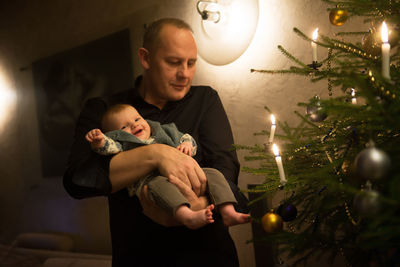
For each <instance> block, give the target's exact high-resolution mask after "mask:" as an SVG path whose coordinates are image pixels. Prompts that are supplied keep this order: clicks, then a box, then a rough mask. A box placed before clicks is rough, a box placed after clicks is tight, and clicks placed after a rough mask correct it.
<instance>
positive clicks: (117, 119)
mask: <svg viewBox="0 0 400 267" xmlns="http://www.w3.org/2000/svg"><path fill="white" fill-rule="evenodd" d="M112 124H113V125H114V127H113V128H114V129H115V130H123V131H125V132H127V133H130V134H133V135H134V136H136V137H137V138H139V139H140V140H146V139H149V138H150V134H151V129H150V126H149V124H148V123H147V121H146V120H145V119H143V117H142V116H140V114H139V113H138V112H137V110H136V109H135V108H133V107H127V108H126V109H124V110H122V111H121V112H119V113H118V114H115V115H114V116H113V119H112Z"/></svg>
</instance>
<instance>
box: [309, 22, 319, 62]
mask: <svg viewBox="0 0 400 267" xmlns="http://www.w3.org/2000/svg"><path fill="white" fill-rule="evenodd" d="M317 38H318V28H316V29H315V31H314V32H313V34H312V39H313V41H312V42H311V47H312V60H313V62H317V44H316V43H315V41H316V40H317Z"/></svg>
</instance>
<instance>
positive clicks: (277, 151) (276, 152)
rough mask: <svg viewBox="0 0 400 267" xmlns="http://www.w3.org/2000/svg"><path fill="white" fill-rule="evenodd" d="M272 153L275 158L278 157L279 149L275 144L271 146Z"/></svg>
mask: <svg viewBox="0 0 400 267" xmlns="http://www.w3.org/2000/svg"><path fill="white" fill-rule="evenodd" d="M272 151H273V152H274V154H275V156H276V157H279V148H278V146H277V145H276V144H273V145H272Z"/></svg>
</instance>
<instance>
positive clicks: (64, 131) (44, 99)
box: [32, 29, 134, 177]
mask: <svg viewBox="0 0 400 267" xmlns="http://www.w3.org/2000/svg"><path fill="white" fill-rule="evenodd" d="M32 70H33V78H34V87H35V96H36V103H37V116H38V123H39V127H38V128H39V144H40V156H41V162H42V173H43V176H44V177H59V176H62V175H63V173H64V170H65V168H66V164H67V160H68V155H69V150H70V147H71V144H72V140H73V134H74V130H75V123H76V121H77V119H78V116H79V113H80V111H81V110H82V108H83V106H84V104H85V102H86V101H87V100H88V99H89V98H92V97H97V96H106V95H109V94H113V93H116V92H118V91H122V90H126V89H129V88H131V87H132V86H133V83H134V77H133V67H132V55H131V45H130V32H129V30H128V29H124V30H122V31H119V32H116V33H113V34H110V35H107V36H105V37H102V38H100V39H97V40H94V41H91V42H89V43H86V44H84V45H81V46H78V47H75V48H71V49H69V50H67V51H63V52H60V53H58V54H56V55H53V56H50V57H47V58H43V59H39V60H37V61H36V62H34V63H33V66H32Z"/></svg>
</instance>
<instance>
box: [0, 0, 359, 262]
mask: <svg viewBox="0 0 400 267" xmlns="http://www.w3.org/2000/svg"><path fill="white" fill-rule="evenodd" d="M8 2H10V3H7V4H3V3H2V4H0V39H1V42H0V76H1V75H2V76H4V77H5V78H4V79H5V80H7V86H6V87H7V88H9V90H10V91H11V92H13V93H15V94H16V96H17V98H16V99H17V100H16V102H13V101H8V102H9V103H10V107H9V109H8V111H3V112H5V113H7V114H9V116H8V118H7V120H6V122H4V123H3V124H2V125H0V149H1V150H2V151H3V153H1V154H0V162H1V163H0V164H1V165H0V166H1V167H0V212H1V213H2V219H1V220H0V238H1V239H0V241H1V240H3V241H4V242H8V241H10V240H12V238H14V237H15V235H16V234H17V233H18V232H21V231H45V230H47V231H60V232H68V233H71V234H72V235H73V236H74V237H75V240H76V241H77V249H78V250H82V251H87V252H98V253H107V252H109V251H110V246H109V236H108V235H109V233H108V230H107V227H108V220H107V216H108V213H107V208H106V200H105V199H104V198H95V199H90V200H83V201H76V200H72V199H71V198H70V197H69V196H67V195H66V193H65V192H64V190H63V188H62V184H61V178H60V177H59V178H54V179H50V180H49V179H43V178H42V176H41V169H40V164H41V162H40V158H39V156H38V155H40V154H39V143H38V125H37V117H36V103H35V98H34V96H35V95H34V87H33V78H32V72H31V70H30V69H29V68H28V70H26V71H20V70H19V68H20V67H24V66H28V67H29V65H30V63H31V62H33V61H35V60H37V59H40V58H43V57H47V56H49V55H53V54H55V53H58V52H61V51H64V50H67V49H70V48H72V47H75V46H79V45H81V44H84V43H86V42H88V41H91V40H94V39H97V38H101V37H103V36H106V35H108V34H110V33H113V32H115V31H118V30H121V29H123V28H130V30H131V40H132V51H133V60H134V75H137V74H139V73H140V71H141V70H140V67H139V64H138V62H137V57H136V54H135V53H136V52H135V51H136V49H137V48H138V47H139V45H140V39H141V34H142V29H143V24H144V23H148V22H150V21H151V20H153V19H155V18H160V17H165V16H175V17H179V18H183V19H185V20H187V21H193V16H197V14H196V11H195V4H196V2H197V1H195V0H162V1H156V0H153V1H150V0H148V1H140V0H135V1H134V0H120V1H111V0H85V1H81V0H71V1H62V0H42V1H23V0H15V1H8ZM237 19H240V18H237ZM356 24H357V23H355V22H352V21H348V22H347V23H346V24H345V26H344V27H347V28H351V27H355V26H356ZM358 24H359V23H358ZM293 27H298V28H299V29H301V30H302V31H304V32H305V33H306V34H310V35H311V33H312V31H313V30H314V29H315V28H316V27H319V29H320V33H322V34H325V35H332V33H333V32H334V31H337V30H342V28H337V27H334V26H332V25H331V24H330V22H329V20H328V13H327V12H326V6H325V5H324V4H322V3H321V2H319V1H316V0H259V22H258V27H257V29H256V33H255V36H254V38H253V41H252V42H251V43H250V45H249V47H248V49H247V50H246V51H245V52H244V53H243V55H241V56H240V57H239V58H238V59H237V60H236V61H234V62H232V63H230V64H228V65H223V66H214V65H211V64H209V63H207V62H206V61H205V60H203V59H202V58H201V57H200V58H199V60H198V66H197V69H198V70H197V74H196V76H195V79H194V84H208V85H211V86H212V87H214V88H215V89H216V90H217V91H218V92H219V94H220V96H221V99H222V101H223V104H224V106H225V109H226V111H227V113H228V116H229V120H230V122H231V125H232V128H233V132H234V137H235V141H236V143H238V144H247V145H252V144H255V143H263V142H265V138H263V137H254V136H253V133H254V132H259V131H261V130H262V129H264V128H265V127H269V122H268V121H267V112H266V111H265V110H264V108H263V107H264V106H265V105H266V106H268V107H269V108H270V109H271V110H273V111H274V113H275V114H276V116H277V119H278V120H281V121H284V120H286V121H289V122H290V123H294V122H295V121H296V118H295V117H294V115H293V111H294V110H296V109H297V110H300V111H301V112H304V111H302V110H301V109H299V108H298V107H297V106H296V104H297V103H298V102H300V101H305V100H307V99H309V98H311V97H312V96H313V95H315V94H319V95H321V96H326V95H327V92H328V91H327V84H326V82H320V83H318V84H311V83H310V82H309V80H308V79H306V78H304V77H299V76H280V75H268V74H259V73H250V69H252V68H255V69H280V68H287V67H289V66H290V64H289V61H288V59H287V58H285V56H283V55H282V54H281V53H280V52H279V50H278V49H277V45H279V44H280V45H282V46H284V47H285V49H287V50H288V51H290V52H291V53H293V54H294V55H295V56H296V57H298V58H299V59H301V60H303V61H304V62H306V63H310V62H311V47H310V44H309V43H308V42H306V41H304V40H303V39H301V38H299V37H298V36H297V35H295V34H294V33H293V30H292V29H293ZM325 55H326V51H323V49H320V50H319V56H320V57H321V58H322V57H323V56H325ZM0 78H1V77H0ZM0 82H1V79H0ZM1 88H2V87H1V86H0V90H2V89H1ZM336 93H338V92H334V94H336ZM0 123H1V121H0ZM279 132H280V130H279V129H278V130H277V133H278V134H279ZM239 155H240V160H241V162H242V166H243V165H246V164H247V163H245V162H244V161H243V160H242V156H243V153H242V152H239ZM263 179H264V178H263V177H255V176H251V175H248V174H241V176H240V180H239V185H240V187H241V188H242V189H246V188H247V184H252V183H260V182H262V181H263ZM93 207H96V208H95V212H94V210H93ZM99 222H101V223H99ZM231 233H232V235H233V237H234V239H235V242H236V245H237V248H238V252H239V257H240V262H241V266H243V267H252V266H255V261H254V257H253V246H252V244H246V241H247V240H249V239H251V238H252V237H251V228H250V225H249V224H248V225H242V226H235V227H232V228H231Z"/></svg>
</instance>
